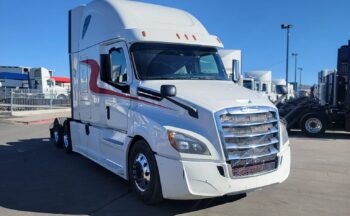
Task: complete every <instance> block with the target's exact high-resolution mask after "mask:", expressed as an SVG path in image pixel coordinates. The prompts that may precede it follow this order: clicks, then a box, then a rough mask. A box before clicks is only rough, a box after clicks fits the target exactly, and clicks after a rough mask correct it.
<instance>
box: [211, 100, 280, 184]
mask: <svg viewBox="0 0 350 216" xmlns="http://www.w3.org/2000/svg"><path fill="white" fill-rule="evenodd" d="M216 119H217V124H218V128H219V132H220V135H221V141H222V143H223V145H224V150H225V154H226V158H227V160H228V161H229V162H230V164H231V167H232V176H233V177H240V176H250V175H256V174H262V173H265V172H270V171H273V170H275V169H276V168H277V166H278V157H277V154H278V151H279V145H280V143H279V125H278V122H279V117H278V113H277V111H276V109H274V108H272V107H263V106H260V107H237V108H229V109H225V110H222V111H220V112H218V113H217V114H216Z"/></svg>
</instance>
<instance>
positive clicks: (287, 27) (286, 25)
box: [281, 24, 293, 89]
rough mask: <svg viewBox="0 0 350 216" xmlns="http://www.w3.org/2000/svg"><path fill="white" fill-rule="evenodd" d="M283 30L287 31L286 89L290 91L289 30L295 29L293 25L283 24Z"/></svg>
mask: <svg viewBox="0 0 350 216" xmlns="http://www.w3.org/2000/svg"><path fill="white" fill-rule="evenodd" d="M281 28H282V29H287V55H286V87H287V89H288V64H289V36H290V33H289V30H290V29H291V28H293V25H291V24H282V25H281Z"/></svg>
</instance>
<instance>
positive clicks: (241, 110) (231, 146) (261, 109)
mask: <svg viewBox="0 0 350 216" xmlns="http://www.w3.org/2000/svg"><path fill="white" fill-rule="evenodd" d="M267 112H272V113H273V114H274V115H273V119H269V120H267V121H264V122H248V123H247V122H243V123H242V124H239V123H235V122H231V123H230V122H221V118H220V116H221V115H227V114H228V115H247V114H260V113H267ZM214 117H215V122H216V125H217V130H218V135H219V139H220V141H221V146H222V150H223V153H224V155H225V158H226V160H227V162H228V163H230V164H231V161H233V160H240V159H241V160H247V159H248V160H249V159H256V158H261V157H266V156H270V155H275V156H276V160H277V161H279V160H280V159H279V156H278V153H279V151H280V149H281V145H282V144H281V143H282V140H281V131H280V123H279V122H280V118H279V114H278V110H277V108H274V107H269V106H251V107H250V106H245V107H233V108H226V109H223V110H219V111H217V112H216V113H214ZM269 123H270V124H271V123H272V124H273V125H274V127H273V128H271V129H269V131H268V132H266V133H254V134H248V135H247V134H244V135H241V134H232V133H231V134H230V132H227V133H225V132H224V129H225V128H230V127H244V126H254V125H263V124H269ZM268 134H273V136H274V139H273V140H270V142H268V143H266V141H265V143H254V144H246V145H244V144H241V145H239V143H226V141H225V140H226V139H225V138H243V139H244V138H249V137H257V136H264V135H268ZM270 145H271V146H272V145H274V146H273V148H271V149H270V151H271V152H270V153H268V154H262V155H250V156H244V155H243V156H242V155H241V156H240V157H233V155H232V153H231V155H230V152H229V150H236V151H239V150H242V149H247V150H248V151H249V149H255V148H258V147H264V146H266V147H268V146H270ZM278 166H279V163H277V164H276V168H275V169H273V170H267V171H261V172H258V173H253V174H251V175H244V176H234V175H233V170H232V166H231V165H230V168H229V174H230V177H231V178H246V177H251V176H258V175H264V174H267V173H271V172H273V171H276V169H277V168H278Z"/></svg>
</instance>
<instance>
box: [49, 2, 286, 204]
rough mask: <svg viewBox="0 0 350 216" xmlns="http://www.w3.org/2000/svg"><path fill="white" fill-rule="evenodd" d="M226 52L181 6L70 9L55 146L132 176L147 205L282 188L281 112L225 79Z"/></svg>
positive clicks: (53, 133)
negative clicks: (62, 112)
mask: <svg viewBox="0 0 350 216" xmlns="http://www.w3.org/2000/svg"><path fill="white" fill-rule="evenodd" d="M222 47H223V44H222V43H221V41H220V40H219V39H218V38H217V37H215V36H212V35H210V34H209V33H208V32H207V30H206V29H205V27H204V26H203V25H202V24H201V23H200V22H199V21H198V20H197V19H196V18H195V17H193V16H192V15H191V14H189V13H187V12H185V11H182V10H177V9H174V8H169V7H163V6H157V5H153V4H146V3H140V2H135V1H118V0H107V1H105V0H100V1H93V2H91V3H89V4H87V5H82V6H79V7H76V8H74V9H72V10H71V11H70V12H69V54H70V72H71V82H72V85H71V86H72V100H73V103H72V116H71V118H68V119H56V120H55V121H54V123H53V124H52V126H51V127H50V133H51V137H52V140H53V142H54V143H55V144H56V145H57V146H63V148H64V149H65V150H66V151H67V152H72V151H73V152H77V153H80V154H82V155H84V156H85V157H87V158H89V159H91V160H93V161H95V162H96V163H98V164H100V165H102V166H103V167H105V168H107V169H108V170H110V171H112V172H114V173H115V174H117V175H119V176H121V177H122V178H124V179H127V180H129V182H130V184H131V185H132V188H133V189H134V191H135V193H136V194H137V195H138V196H139V197H140V198H141V199H142V200H143V201H145V202H146V203H156V202H159V201H160V200H162V199H163V198H167V199H201V198H208V197H217V196H223V195H229V194H238V193H245V192H247V191H252V190H256V189H259V188H262V187H265V186H268V185H272V184H276V183H281V182H283V181H284V180H285V179H286V178H287V177H288V175H289V171H290V147H289V139H288V135H287V132H286V130H285V127H284V126H283V124H281V123H280V121H279V114H278V110H277V109H276V107H275V106H274V105H273V104H271V102H270V101H269V100H267V99H265V98H263V97H260V96H259V95H258V94H256V93H254V92H253V91H249V90H248V89H245V88H243V87H241V86H239V85H237V84H235V83H234V82H233V81H237V80H236V79H235V77H236V76H232V77H233V81H232V80H229V79H228V76H227V74H226V72H225V70H224V67H223V63H222V61H221V58H220V56H219V54H218V51H217V49H219V48H222ZM233 68H235V66H234V67H233Z"/></svg>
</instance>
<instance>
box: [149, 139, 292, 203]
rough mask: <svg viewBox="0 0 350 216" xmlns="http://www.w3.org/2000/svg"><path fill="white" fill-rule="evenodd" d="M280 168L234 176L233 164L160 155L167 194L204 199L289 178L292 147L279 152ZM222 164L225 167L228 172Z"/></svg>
mask: <svg viewBox="0 0 350 216" xmlns="http://www.w3.org/2000/svg"><path fill="white" fill-rule="evenodd" d="M278 156H279V166H278V168H277V169H276V170H274V171H272V172H269V173H263V174H261V175H257V176H253V177H242V178H234V179H233V178H231V177H230V176H229V169H231V167H230V165H228V164H226V163H216V162H204V161H179V160H173V159H169V158H166V157H162V156H159V155H156V160H157V164H158V170H159V174H160V180H161V185H162V192H163V197H164V198H167V199H183V200H185V199H202V198H209V197H218V196H223V195H228V194H238V193H244V192H247V191H251V190H256V189H259V188H261V187H265V186H268V185H272V184H277V183H281V182H283V181H284V180H286V179H287V177H288V176H289V172H290V147H289V146H288V147H287V148H285V149H284V150H283V151H282V152H280V153H279V154H278ZM218 166H219V167H220V166H221V167H223V170H224V175H222V174H220V172H219V170H218Z"/></svg>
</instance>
